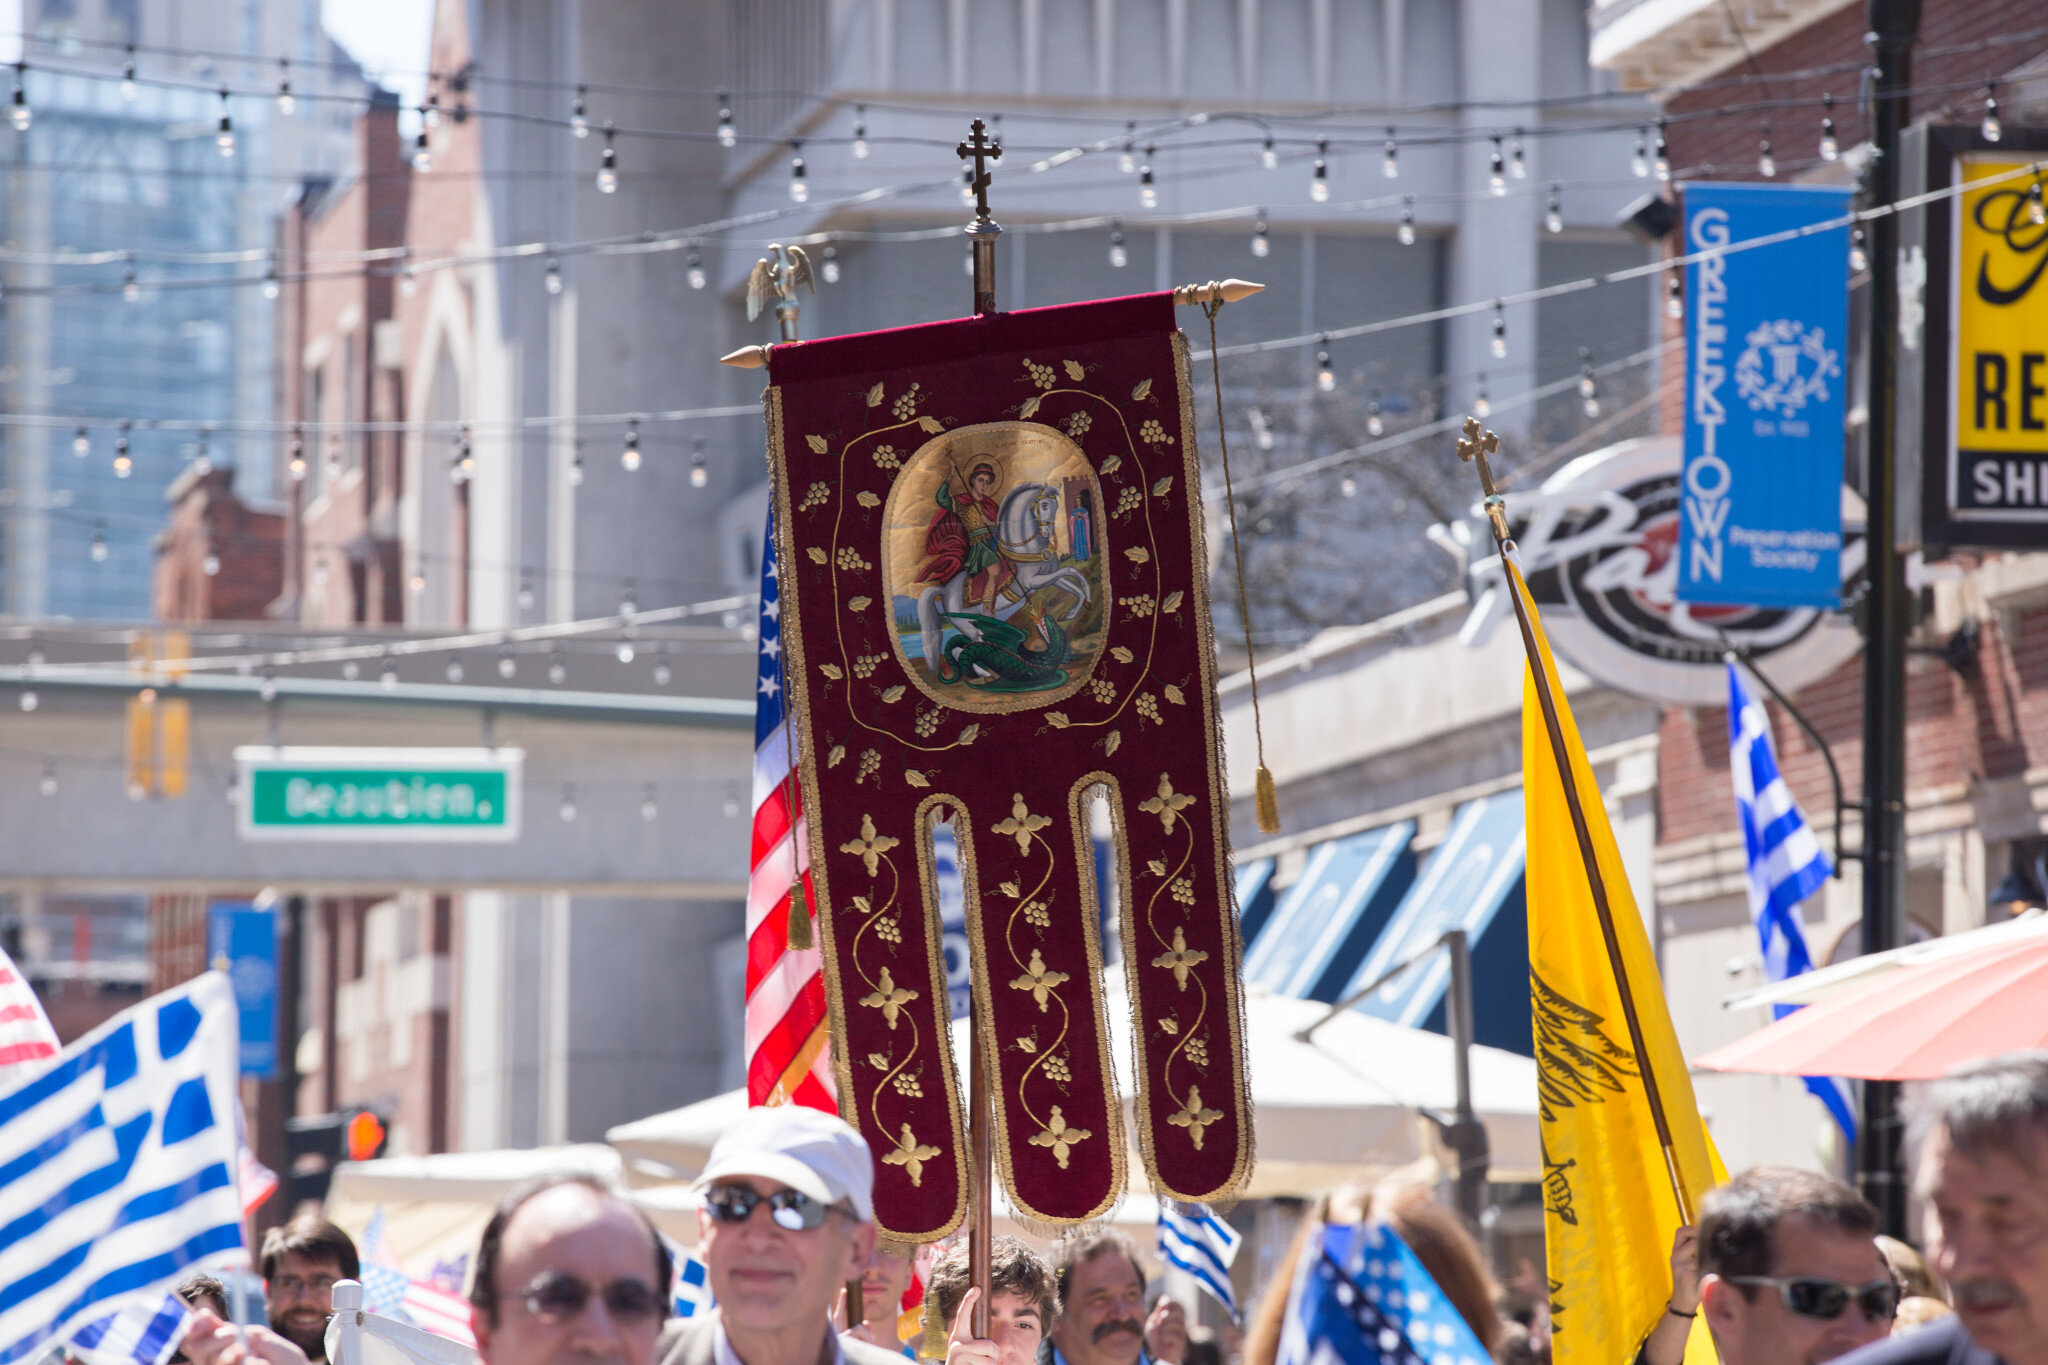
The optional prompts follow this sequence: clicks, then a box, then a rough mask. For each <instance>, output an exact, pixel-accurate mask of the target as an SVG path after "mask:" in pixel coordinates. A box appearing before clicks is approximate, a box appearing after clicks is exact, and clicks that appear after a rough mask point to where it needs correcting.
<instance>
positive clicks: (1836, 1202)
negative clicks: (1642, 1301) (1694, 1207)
mask: <svg viewBox="0 0 2048 1365" xmlns="http://www.w3.org/2000/svg"><path fill="white" fill-rule="evenodd" d="M1876 1236H1877V1213H1876V1210H1874V1209H1872V1208H1871V1207H1870V1205H1869V1204H1868V1203H1867V1202H1865V1200H1864V1199H1863V1196H1861V1195H1859V1194H1857V1193H1856V1191H1854V1190H1852V1189H1850V1188H1849V1187H1848V1186H1847V1185H1844V1184H1842V1183H1841V1182H1840V1181H1838V1180H1829V1179H1828V1178H1827V1177H1825V1176H1821V1175H1816V1174H1814V1173H1813V1172H1811V1171H1799V1170H1793V1169H1792V1168H1790V1167H1786V1166H1758V1167H1756V1168H1755V1169H1753V1170H1749V1171H1745V1172H1743V1173H1742V1174H1741V1175H1739V1176H1737V1177H1735V1179H1733V1180H1731V1181H1729V1182H1728V1183H1727V1184H1725V1185H1723V1186H1721V1187H1720V1188H1718V1189H1716V1190H1714V1191H1712V1192H1711V1193H1709V1194H1708V1195H1707V1196H1706V1198H1704V1199H1703V1200H1701V1201H1700V1220H1699V1238H1698V1241H1699V1268H1700V1281H1699V1308H1698V1310H1697V1311H1698V1312H1700V1313H1703V1314H1705V1315H1706V1319H1707V1326H1708V1327H1709V1328H1710V1329H1711V1330H1712V1331H1713V1334H1714V1345H1715V1347H1716V1348H1717V1349H1718V1350H1719V1352H1720V1355H1721V1362H1722V1365H1819V1363H1820V1362H1821V1361H1824V1360H1833V1359H1834V1358H1835V1357H1837V1356H1840V1355H1845V1354H1847V1353H1848V1352H1850V1351H1853V1350H1855V1349H1856V1348H1857V1347H1859V1346H1863V1345H1866V1344H1868V1343H1869V1342H1873V1341H1877V1340H1879V1339H1881V1338H1882V1337H1884V1336H1885V1335H1887V1334H1888V1333H1889V1332H1890V1331H1891V1327H1892V1314H1893V1313H1894V1312H1895V1311H1896V1310H1897V1308H1898V1304H1899V1290H1898V1286H1897V1285H1896V1284H1894V1283H1893V1282H1892V1276H1891V1270H1890V1268H1889V1267H1888V1266H1887V1265H1886V1264H1885V1260H1884V1256H1883V1255H1882V1254H1881V1253H1880V1252H1879V1251H1878V1249H1877V1242H1876V1240H1875V1239H1876ZM1666 1311H1667V1312H1670V1313H1673V1314H1678V1315H1679V1316H1689V1315H1686V1314H1679V1310H1678V1309H1677V1308H1675V1307H1672V1308H1667V1310H1666Z"/></svg>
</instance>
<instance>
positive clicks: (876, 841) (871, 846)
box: [839, 815, 903, 877]
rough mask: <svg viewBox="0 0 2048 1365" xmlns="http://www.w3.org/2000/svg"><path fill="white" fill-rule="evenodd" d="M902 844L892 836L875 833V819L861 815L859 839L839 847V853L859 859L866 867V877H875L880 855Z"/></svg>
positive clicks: (851, 840)
mask: <svg viewBox="0 0 2048 1365" xmlns="http://www.w3.org/2000/svg"><path fill="white" fill-rule="evenodd" d="M902 842H903V841H902V840H901V839H898V838H895V837H894V836H893V835H888V834H877V833H875V817H874V816H872V815H862V816H861V817H860V838H858V839H849V840H847V841H846V842H845V843H843V844H841V845H840V846H839V851H840V852H841V853H851V854H852V855H853V856H854V857H856V858H859V859H860V860H861V862H862V863H864V864H866V865H867V869H868V875H869V876H870V877H872V876H874V875H875V869H876V867H877V866H878V865H879V864H880V863H881V860H882V855H883V854H884V853H887V852H888V851H889V850H890V849H892V848H894V847H896V845H898V844H900V843H902Z"/></svg>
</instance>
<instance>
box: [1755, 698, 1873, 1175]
mask: <svg viewBox="0 0 2048 1365" xmlns="http://www.w3.org/2000/svg"><path fill="white" fill-rule="evenodd" d="M1728 739H1729V743H1730V744H1731V745H1732V746H1733V747H1732V749H1731V751H1730V753H1729V757H1728V772H1729V775H1730V776H1732V777H1733V778H1734V779H1735V811H1736V814H1737V816H1739V817H1740V819H1741V821H1742V840H1743V843H1744V844H1745V845H1746V846H1747V848H1748V852H1749V914H1750V918H1752V919H1753V920H1755V921H1756V933H1757V942H1758V946H1759V947H1761V948H1762V950H1763V959H1764V976H1765V978H1766V979H1767V980H1771V981H1783V980H1785V979H1786V978H1787V977H1792V976H1798V975H1799V974H1800V973H1801V972H1810V971H1812V970H1813V955H1812V954H1811V953H1809V952H1808V951H1807V948H1806V926H1805V923H1804V921H1802V920H1801V918H1800V915H1799V903H1800V902H1801V901H1803V900H1805V899H1806V898H1807V897H1808V896H1811V895H1812V894H1813V893H1814V892H1815V891H1817V890H1819V889H1820V885H1821V883H1822V882H1825V881H1826V880H1827V879H1828V877H1829V876H1830V875H1831V874H1832V873H1833V872H1834V867H1833V866H1832V865H1831V864H1830V863H1829V862H1828V855H1827V854H1826V853H1824V852H1823V851H1822V850H1821V846H1820V841H1819V840H1817V839H1815V838H1814V837H1813V831H1812V830H1810V829H1808V828H1807V827H1806V817H1805V816H1803V815H1801V814H1800V813H1799V803H1798V802H1796V801H1794V800H1793V799H1792V789H1791V788H1790V787H1788V786H1786V785H1785V779H1784V778H1783V777H1782V776H1780V775H1779V772H1778V755H1777V753H1776V751H1775V750H1773V749H1772V747H1771V723H1770V717H1769V716H1768V715H1767V714H1766V713H1765V712H1764V708H1763V705H1762V703H1760V702H1758V701H1757V700H1756V698H1754V697H1752V696H1751V695H1750V693H1749V689H1748V688H1746V687H1744V686H1743V685H1742V673H1741V670H1740V669H1738V668H1737V667H1736V666H1735V664H1734V663H1733V662H1731V663H1730V664H1729V665H1728ZM1794 1008H1795V1007H1794V1006H1790V1005H1781V1006H1779V1007H1778V1014H1779V1015H1780V1016H1783V1015H1786V1014H1790V1013H1791V1012H1792V1010H1793V1009H1794ZM1806 1088H1807V1089H1808V1090H1811V1091H1812V1092H1813V1094H1814V1097H1815V1098H1817V1099H1818V1100H1819V1101H1820V1102H1821V1103H1822V1104H1824V1105H1826V1106H1827V1110H1828V1112H1829V1113H1830V1114H1833V1115H1834V1116H1835V1122H1837V1123H1839V1124H1841V1125H1842V1132H1843V1133H1844V1134H1846V1135H1847V1137H1848V1139H1849V1141H1851V1142H1854V1141H1855V1140H1856V1119H1855V1111H1854V1110H1853V1109H1852V1108H1851V1107H1850V1104H1849V1091H1848V1087H1847V1086H1845V1085H1844V1084H1843V1083H1842V1082H1841V1081H1840V1080H1837V1079H1835V1078H1833V1077H1829V1076H1808V1077H1807V1078H1806Z"/></svg>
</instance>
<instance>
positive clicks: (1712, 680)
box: [1463, 436, 1863, 706]
mask: <svg viewBox="0 0 2048 1365" xmlns="http://www.w3.org/2000/svg"><path fill="white" fill-rule="evenodd" d="M1680 464H1681V448H1680V444H1679V441H1678V439H1677V438H1676V437H1668V436H1666V437H1652V438H1649V439H1646V440H1637V441H1624V442H1622V443H1621V444H1619V445H1614V446H1610V447H1608V448H1607V449H1605V450H1598V451H1594V452H1593V453H1592V454H1590V455H1583V456H1580V457H1579V458H1578V459H1576V460H1573V461H1572V462H1571V463H1570V464H1568V465H1566V466H1565V467H1564V468H1562V469H1560V470H1558V471H1557V473H1555V474H1553V475H1551V476H1550V478H1548V479H1547V480H1545V481H1544V483H1543V485H1542V487H1541V488H1540V489H1538V490H1537V491H1535V492H1534V493H1529V494H1521V495H1515V494H1510V495H1509V497H1508V513H1509V518H1510V521H1511V523H1512V529H1513V530H1514V532H1515V543H1516V545H1517V547H1518V549H1519V551H1520V554H1521V564H1522V572H1523V574H1524V575H1525V576H1526V577H1527V579H1528V581H1529V590H1530V592H1531V593H1532V594H1533V595H1534V596H1535V599H1536V603H1537V606H1538V608H1539V609H1540V610H1541V611H1542V613H1543V624H1544V628H1545V630H1546V631H1547V632H1548V634H1549V637H1550V643H1551V645H1552V646H1553V647H1554V648H1555V649H1556V650H1557V652H1558V653H1559V654H1561V655H1563V656H1564V657H1565V658H1566V659H1568V660H1570V661H1571V663H1572V664H1574V665H1575V666H1577V667H1578V668H1579V669H1581V670H1582V671H1583V672H1585V673H1586V674H1587V675H1589V676H1590V677H1592V678H1593V679H1594V680H1595V681H1596V682H1599V683H1602V684H1604V685H1606V686H1608V687H1612V688H1614V689H1615V690H1616V691H1619V692H1627V693H1629V694H1631V695H1633V696H1638V697H1643V698H1646V699H1648V700H1650V701H1658V702H1667V703H1671V704H1674V705H1679V706H1721V705H1726V704H1727V701H1728V679H1727V673H1726V671H1725V668H1724V666H1723V665H1724V657H1725V653H1726V651H1727V649H1728V648H1729V646H1731V645H1736V646H1742V647H1745V648H1747V649H1748V650H1749V651H1750V655H1751V657H1752V658H1753V659H1754V660H1755V661H1756V663H1757V665H1758V666H1759V667H1761V668H1762V669H1763V670H1764V671H1765V672H1766V673H1768V674H1769V676H1770V679H1771V681H1772V682H1774V683H1776V684H1778V685H1779V686H1780V687H1783V688H1785V689H1786V690H1787V691H1795V690H1797V689H1798V688H1801V687H1804V686H1806V685H1807V684H1808V683H1812V682H1816V681H1818V680H1819V679H1821V678H1823V677H1825V676H1826V675H1827V674H1829V673H1831V672H1833V671H1834V670H1835V669H1837V668H1839V667H1840V666H1841V665H1842V664H1843V663H1845V662H1846V661H1848V660H1849V659H1851V658H1853V657H1855V656H1856V654H1857V653H1858V652H1860V651H1861V650H1862V648H1863V641H1862V638H1861V637H1860V636H1859V635H1857V633H1856V631H1855V629H1854V628H1853V627H1852V626H1850V624H1849V623H1848V621H1847V619H1846V618H1845V617H1844V616H1842V615H1841V614H1839V613H1829V612H1824V611H1819V610H1815V609H1813V608H1810V607H1800V608H1783V607H1710V606H1701V605H1697V604H1694V603H1690V602H1681V601H1679V600H1678V534H1679V505H1678V500H1679V474H1680ZM1850 496H1853V495H1850ZM1862 516H1863V513H1862V508H1861V506H1860V505H1859V506H1856V507H1855V508H1853V509H1848V508H1845V509H1844V521H1845V522H1848V521H1852V520H1853V521H1854V522H1856V523H1858V525H1857V526H1856V527H1855V528H1854V529H1853V530H1851V531H1850V532H1849V533H1848V534H1846V535H1845V537H1844V540H1843V545H1842V577H1843V580H1844V581H1845V582H1846V581H1848V580H1849V579H1851V578H1853V577H1855V576H1856V575H1859V574H1861V573H1862V571H1863V535H1862V530H1861V525H1860V523H1861V521H1862ZM1466 529H1467V532H1468V538H1467V540H1466V543H1467V544H1469V545H1472V546H1474V547H1478V546H1481V545H1487V546H1490V545H1491V540H1492V538H1491V535H1490V533H1489V532H1487V531H1486V530H1485V523H1484V522H1483V521H1480V522H1475V523H1473V524H1471V525H1470V526H1469V527H1467V528H1466ZM1471 576H1472V584H1471V586H1472V590H1473V594H1474V599H1475V602H1476V605H1475V606H1474V608H1473V615H1472V618H1471V620H1469V621H1468V622H1467V624H1466V627H1465V630H1464V632H1463V634H1464V637H1465V638H1466V639H1468V640H1475V639H1479V638H1484V637H1485V636H1486V635H1487V634H1489V633H1490V632H1491V630H1492V628H1493V627H1494V626H1495V625H1497V624H1498V623H1499V622H1500V621H1501V620H1504V619H1506V618H1507V617H1508V616H1509V615H1511V614H1512V611H1513V608H1512V607H1511V605H1510V604H1509V603H1508V601H1507V598H1506V597H1505V595H1504V594H1503V592H1502V591H1501V588H1502V584H1501V581H1500V560H1499V558H1498V557H1497V556H1495V555H1493V554H1479V555H1475V556H1474V558H1473V561H1472V566H1471Z"/></svg>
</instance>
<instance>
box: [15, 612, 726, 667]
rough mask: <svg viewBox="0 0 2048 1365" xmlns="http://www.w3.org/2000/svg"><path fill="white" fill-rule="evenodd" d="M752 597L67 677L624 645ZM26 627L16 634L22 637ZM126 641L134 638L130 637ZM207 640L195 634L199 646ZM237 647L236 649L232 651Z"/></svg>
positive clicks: (44, 632)
mask: <svg viewBox="0 0 2048 1365" xmlns="http://www.w3.org/2000/svg"><path fill="white" fill-rule="evenodd" d="M757 601H758V599H757V598H756V596H755V594H753V593H750V592H748V593H734V594H729V595H727V596H723V597H714V598H709V599H706V600H704V601H699V602H686V603H683V604H681V605H678V606H672V607H653V608H649V609H647V610H645V611H642V610H639V609H637V608H636V609H634V610H630V611H623V610H622V611H620V612H618V613H616V614H614V615H609V616H592V617H586V618H583V619H581V620H575V621H555V622H549V623H547V624H543V625H534V626H508V627H502V628H499V629H495V630H465V631H462V632H460V633H456V634H449V635H439V636H429V637H422V638H418V639H396V640H379V641H372V642H368V643H345V644H321V645H314V646H308V647H303V648H294V649H281V650H280V649H252V648H249V647H248V644H249V641H250V637H249V636H248V635H247V634H241V635H232V636H228V637H226V638H228V639H229V640H232V641H234V642H236V643H237V644H239V645H240V647H241V652H238V653H227V654H204V655H195V656H193V657H191V658H187V659H177V660H156V661H154V662H153V663H151V664H149V665H148V666H147V667H145V668H140V669H138V667H137V664H136V662H135V661H133V660H129V659H117V660H109V661H105V662H81V663H73V664H65V665H63V666H62V672H63V673H66V674H70V675H74V676H108V675H119V676H127V675H129V674H134V675H135V676H136V677H137V678H138V680H139V685H140V684H141V683H146V682H147V680H148V679H149V678H151V677H165V676H173V675H176V674H180V673H203V672H234V673H244V674H246V673H250V672H254V671H257V670H261V669H270V670H276V669H282V668H302V667H310V666H313V665H318V664H332V663H347V662H350V661H354V662H356V663H361V662H363V661H365V660H377V661H384V660H396V659H405V658H413V657H417V656H420V655H427V654H448V653H462V652H464V651H467V650H504V649H506V648H508V647H509V648H516V647H518V646H520V645H533V644H536V643H539V644H554V643H561V642H565V641H569V640H573V639H576V638H578V637H584V636H593V635H606V636H609V635H618V636H620V637H621V641H622V642H625V641H630V640H631V638H632V636H633V635H634V634H635V633H636V632H638V631H639V630H641V629H642V628H644V627H648V626H656V625H663V624H668V623H674V622H682V621H688V620H691V619H692V618H695V617H720V618H722V617H723V616H724V615H725V613H727V612H745V611H748V610H750V609H752V608H753V607H755V606H756V605H757ZM725 628H726V629H727V630H729V631H732V632H735V635H734V638H736V639H742V640H744V639H750V638H752V637H751V631H752V629H753V622H752V621H751V620H746V621H743V622H741V623H739V624H736V625H734V626H730V627H725ZM21 631H22V628H20V627H16V628H15V629H14V630H13V632H12V633H13V634H14V636H15V638H20V634H21ZM34 634H35V636H36V637H37V638H52V637H53V635H54V632H52V631H50V630H49V629H47V628H44V627H37V628H35V632H34ZM128 638H133V637H132V635H131V636H129V637H128ZM205 638H206V637H205V636H203V635H201V636H198V637H195V641H194V642H195V643H199V642H200V641H203V640H204V639H205ZM230 647H231V648H232V647H234V646H232V645H231V646H230ZM630 659H631V656H630V655H628V656H623V657H622V660H621V661H622V662H630ZM26 671H27V672H28V673H29V674H30V675H35V674H38V673H44V672H48V673H50V674H51V675H52V676H54V675H55V673H56V671H57V670H54V669H52V668H51V667H50V666H49V665H47V664H46V663H45V662H44V661H41V660H39V659H37V658H36V657H35V655H34V654H33V653H31V655H30V662H29V664H28V666H27V670H26Z"/></svg>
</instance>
